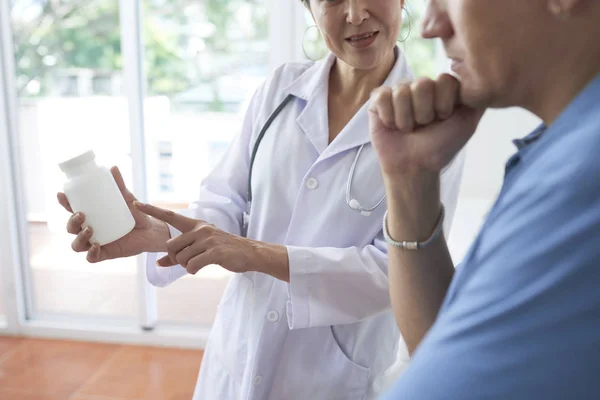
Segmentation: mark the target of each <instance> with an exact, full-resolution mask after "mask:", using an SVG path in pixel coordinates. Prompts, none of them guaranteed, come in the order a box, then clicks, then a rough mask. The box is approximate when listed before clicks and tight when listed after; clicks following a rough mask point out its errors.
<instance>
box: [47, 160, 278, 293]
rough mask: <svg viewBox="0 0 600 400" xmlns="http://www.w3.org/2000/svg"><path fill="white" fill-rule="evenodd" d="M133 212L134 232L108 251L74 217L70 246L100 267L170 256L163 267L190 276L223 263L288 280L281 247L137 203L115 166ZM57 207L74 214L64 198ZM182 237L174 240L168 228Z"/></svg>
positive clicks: (61, 196) (232, 268) (230, 267)
mask: <svg viewBox="0 0 600 400" xmlns="http://www.w3.org/2000/svg"><path fill="white" fill-rule="evenodd" d="M111 172H112V174H113V177H114V178H115V181H116V183H117V186H118V188H119V190H120V191H121V194H122V195H123V198H124V199H125V202H126V203H127V206H128V207H129V210H130V211H131V213H132V215H133V218H134V220H135V227H134V229H133V230H132V231H131V232H130V233H128V234H127V235H125V236H124V237H122V238H121V239H118V240H116V241H114V242H112V243H109V244H107V245H104V246H99V245H98V244H93V243H90V240H91V238H92V234H93V230H92V228H91V227H84V223H85V215H83V214H82V213H74V214H72V215H71V217H70V218H69V220H68V222H67V231H68V232H69V233H70V234H73V235H76V237H75V239H74V240H73V242H72V244H71V247H72V249H73V250H74V251H76V252H87V257H86V258H87V261H88V262H90V263H97V262H101V261H106V260H112V259H115V258H123V257H130V256H134V255H138V254H141V253H159V252H165V253H168V255H166V256H165V257H163V258H162V259H160V260H158V262H157V265H158V266H159V267H170V266H173V265H177V264H180V265H182V266H183V267H184V268H185V269H186V270H187V272H188V273H190V274H196V273H197V272H198V271H200V270H201V269H202V268H204V267H205V266H208V265H211V264H219V265H221V266H222V267H223V268H225V269H228V270H230V271H232V272H247V271H259V270H260V271H262V272H268V273H270V274H271V275H273V276H276V277H277V278H279V279H281V280H284V281H289V272H288V271H289V269H288V267H287V264H288V258H287V251H286V250H285V248H284V247H283V246H279V245H274V244H267V243H263V242H259V241H256V240H251V239H247V238H244V237H241V236H237V235H232V234H230V233H227V232H224V231H222V230H219V229H217V228H216V227H215V226H214V225H212V224H208V223H206V222H205V221H202V220H198V219H192V218H188V217H185V216H183V215H180V214H177V213H175V212H173V211H170V210H166V209H163V208H159V207H156V206H152V205H150V204H143V203H140V202H139V201H137V199H136V198H135V196H134V195H133V193H131V192H130V191H129V190H128V189H127V187H126V186H125V182H124V180H123V177H122V176H121V173H120V171H119V169H118V168H117V167H113V168H112V169H111ZM57 198H58V202H59V203H60V204H61V205H62V206H63V207H64V208H65V209H66V210H67V211H69V212H70V213H73V210H72V209H71V206H70V204H69V201H68V200H67V197H66V196H65V194H64V193H58V195H57ZM167 224H168V225H171V226H173V227H174V228H175V229H178V230H179V231H181V232H182V235H179V236H177V237H176V238H171V234H170V229H169V227H168V225H167Z"/></svg>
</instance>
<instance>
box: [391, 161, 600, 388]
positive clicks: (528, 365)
mask: <svg viewBox="0 0 600 400" xmlns="http://www.w3.org/2000/svg"><path fill="white" fill-rule="evenodd" d="M561 168H562V169H563V170H564V169H568V168H569V165H568V163H561ZM597 169H598V168H595V169H589V170H580V171H577V174H573V175H571V176H570V177H567V178H565V179H563V180H562V181H561V180H560V179H558V180H557V179H555V178H556V176H557V175H558V176H560V175H563V171H561V170H560V169H554V170H551V173H548V172H546V173H545V177H543V178H540V179H539V180H536V181H535V182H533V181H530V182H529V184H526V185H521V184H519V185H516V188H515V191H514V192H513V195H512V196H510V197H509V198H507V199H505V200H504V201H502V202H500V203H499V204H497V206H496V207H495V209H494V210H493V211H492V213H491V214H490V221H488V224H486V226H485V227H484V230H483V231H482V233H481V236H480V239H479V243H478V244H477V245H476V251H475V252H473V254H472V255H471V257H470V259H469V260H466V261H465V263H464V264H463V266H462V268H461V270H460V272H459V273H457V276H455V279H454V282H453V288H451V291H452V294H451V297H450V298H449V299H448V298H447V299H446V305H445V307H444V308H443V310H442V311H441V313H440V315H439V317H438V320H437V321H436V323H435V324H434V326H433V327H432V329H431V330H430V332H429V333H428V335H427V336H426V337H425V339H424V340H423V342H422V343H421V345H420V346H419V348H418V349H417V351H416V353H415V356H414V357H413V360H412V361H411V363H410V365H409V367H408V368H407V370H406V372H405V374H404V375H403V376H402V377H401V378H400V380H399V381H398V382H397V385H396V386H395V388H394V389H393V390H392V391H391V392H390V393H388V394H387V395H386V396H384V397H383V399H384V400H392V399H422V400H446V399H462V400H471V399H472V400H487V399H511V400H529V399H546V400H558V399H579V400H586V399H590V400H591V399H597V398H598V393H600V379H598V371H600V335H599V334H598V332H600V311H599V310H600V290H599V284H600V246H599V244H600V188H599V186H598V183H597V182H598V175H597V174H598V171H597ZM559 182H563V184H562V185H561V184H559ZM564 182H569V187H568V188H566V187H565V185H564Z"/></svg>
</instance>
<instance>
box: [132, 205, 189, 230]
mask: <svg viewBox="0 0 600 400" xmlns="http://www.w3.org/2000/svg"><path fill="white" fill-rule="evenodd" d="M133 204H134V205H135V207H136V208H137V209H138V210H140V211H141V212H143V213H144V214H147V215H150V216H151V217H154V218H156V219H159V220H161V221H163V222H166V223H167V224H169V225H171V226H173V227H175V228H177V229H179V230H180V231H181V232H188V231H191V230H192V229H194V227H195V226H196V223H197V222H198V221H196V220H195V219H192V218H188V217H186V216H183V215H181V214H178V213H176V212H175V211H171V210H165V209H164V208H160V207H156V206H153V205H150V204H144V203H141V202H139V201H135V202H134V203H133Z"/></svg>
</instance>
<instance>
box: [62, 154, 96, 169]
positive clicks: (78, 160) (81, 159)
mask: <svg viewBox="0 0 600 400" xmlns="http://www.w3.org/2000/svg"><path fill="white" fill-rule="evenodd" d="M95 158H96V155H95V154H94V151H93V150H88V151H86V152H85V153H83V154H80V155H78V156H77V157H73V158H71V159H69V160H67V161H63V162H61V163H60V164H58V167H59V168H60V170H61V171H62V172H65V173H66V172H67V171H68V170H70V169H72V168H75V167H79V166H81V165H83V164H86V163H88V162H90V161H94V159H95Z"/></svg>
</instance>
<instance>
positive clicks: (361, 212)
mask: <svg viewBox="0 0 600 400" xmlns="http://www.w3.org/2000/svg"><path fill="white" fill-rule="evenodd" d="M303 2H304V4H305V6H306V7H307V8H308V10H309V11H310V12H311V14H312V16H313V18H314V21H315V23H316V25H317V27H318V28H319V30H320V32H321V34H322V37H323V39H324V40H325V43H326V44H327V47H328V48H329V50H330V51H331V54H330V55H329V56H328V57H326V58H325V59H323V60H321V61H319V62H306V63H289V64H285V65H283V66H281V67H280V68H279V69H277V70H276V71H275V72H274V73H273V75H272V76H271V77H270V78H269V79H268V80H267V81H266V82H265V83H264V84H263V85H262V86H261V87H260V88H259V89H258V90H257V92H256V93H255V95H254V97H253V98H252V100H251V103H250V105H249V108H248V110H247V113H246V116H245V119H244V122H243V126H242V131H241V133H240V135H239V136H238V137H237V138H236V139H235V140H234V141H233V143H232V145H231V146H230V148H229V149H228V151H227V153H226V154H225V156H224V157H223V159H222V160H221V161H220V163H219V164H218V165H217V167H216V168H215V170H214V171H213V172H212V173H211V174H210V175H209V176H208V177H207V178H206V179H205V180H204V182H203V183H202V185H201V193H200V196H199V199H198V200H197V201H196V202H195V203H193V206H192V207H191V208H190V209H189V210H185V212H184V213H183V214H185V215H180V214H175V213H173V212H170V211H166V210H162V209H159V208H156V207H153V206H150V205H144V204H140V203H138V202H136V201H135V197H134V196H133V195H132V194H131V193H130V192H129V191H128V190H127V189H126V187H125V185H124V183H123V180H122V178H121V176H120V174H119V172H118V170H117V169H116V168H114V169H113V173H114V175H115V177H116V180H117V182H118V184H119V186H120V188H121V190H122V192H123V195H124V197H125V199H126V201H127V203H128V204H129V205H130V208H131V209H132V211H133V213H134V216H135V219H136V221H137V225H136V228H135V229H134V231H133V232H132V233H130V234H129V235H128V236H126V237H124V238H122V239H120V240H119V241H117V242H115V243H112V244H109V245H106V246H104V247H102V248H100V247H99V246H98V245H93V244H90V243H89V240H90V237H91V234H92V231H91V229H90V228H87V229H85V230H82V223H83V221H84V218H85V216H83V215H80V214H75V215H73V216H72V217H71V218H70V220H69V222H68V231H69V232H71V233H73V234H77V237H76V238H75V240H74V242H73V246H72V247H73V249H74V250H76V251H87V252H88V255H87V258H88V260H89V261H90V262H98V261H102V260H106V259H110V258H116V257H124V256H130V255H134V254H140V253H142V252H147V253H149V254H148V266H147V273H148V279H149V280H150V282H151V283H153V284H154V285H157V286H165V285H167V284H169V283H171V282H172V281H174V280H175V279H177V278H179V277H181V276H183V275H185V274H188V273H190V274H195V273H196V272H198V270H200V269H201V268H203V267H205V266H207V265H209V264H218V265H221V266H222V267H223V268H226V269H228V270H230V271H233V272H235V273H236V274H234V276H233V278H232V279H231V281H230V283H229V285H228V287H227V289H226V291H225V294H224V295H223V298H222V300H221V303H220V305H219V309H218V313H217V317H216V320H215V323H214V326H213V328H212V331H211V333H210V337H209V340H208V343H207V347H206V352H205V355H204V358H203V361H202V366H201V370H200V375H199V378H198V382H197V386H196V391H195V395H194V399H196V400H233V399H257V400H258V399H273V400H295V399H297V400H304V399H312V400H335V399H344V400H354V399H356V400H358V399H372V398H375V397H377V395H378V394H380V393H381V392H382V390H383V389H384V387H383V386H384V385H385V383H384V380H385V378H386V376H388V375H389V374H390V369H391V368H390V367H392V366H393V365H394V363H395V361H396V356H397V350H398V346H399V343H400V340H399V338H400V336H399V332H398V328H397V327H396V323H395V320H394V316H393V314H392V312H391V306H390V298H389V294H388V278H387V254H386V245H385V240H384V238H383V236H382V224H381V221H382V218H383V215H384V213H385V210H386V206H385V197H384V196H385V190H384V185H383V182H382V177H381V173H380V168H379V166H378V163H377V158H376V155H375V152H374V151H373V149H372V147H371V144H370V139H369V116H368V99H369V96H370V93H371V91H372V90H374V89H375V88H377V87H379V86H381V85H385V86H392V85H393V84H395V83H397V82H400V81H407V80H410V79H412V74H411V72H410V70H409V68H408V66H407V63H406V60H405V59H404V57H403V55H402V54H401V53H400V51H399V50H398V48H397V47H396V39H397V38H398V36H399V32H400V25H401V18H402V7H403V5H404V4H403V3H404V1H403V0H395V1H379V0H333V1H325V0H310V1H309V0H305V1H303ZM442 79H443V78H442ZM416 85H419V83H416ZM415 101H419V99H415ZM462 161H463V158H462V157H457V158H456V159H455V160H454V162H453V163H452V164H451V165H450V167H449V168H447V169H446V171H445V172H444V174H443V177H442V197H443V202H444V204H445V205H446V207H447V211H448V214H449V216H448V218H447V221H451V219H452V214H453V211H454V208H455V205H456V198H457V194H458V189H459V181H460V175H461V171H462ZM59 201H60V202H61V204H63V206H65V207H66V208H67V209H69V205H68V202H67V200H66V198H65V197H64V195H62V194H59ZM163 221H164V222H163ZM165 222H166V223H167V224H168V225H167V224H165ZM449 227H450V225H449V224H447V225H446V227H445V228H446V233H447V232H448V230H449ZM161 252H164V253H167V255H165V256H163V257H162V258H161V255H157V254H156V253H161ZM157 259H158V261H157ZM175 264H177V265H175ZM200 296H201V294H200ZM200 301H201V300H200Z"/></svg>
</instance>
